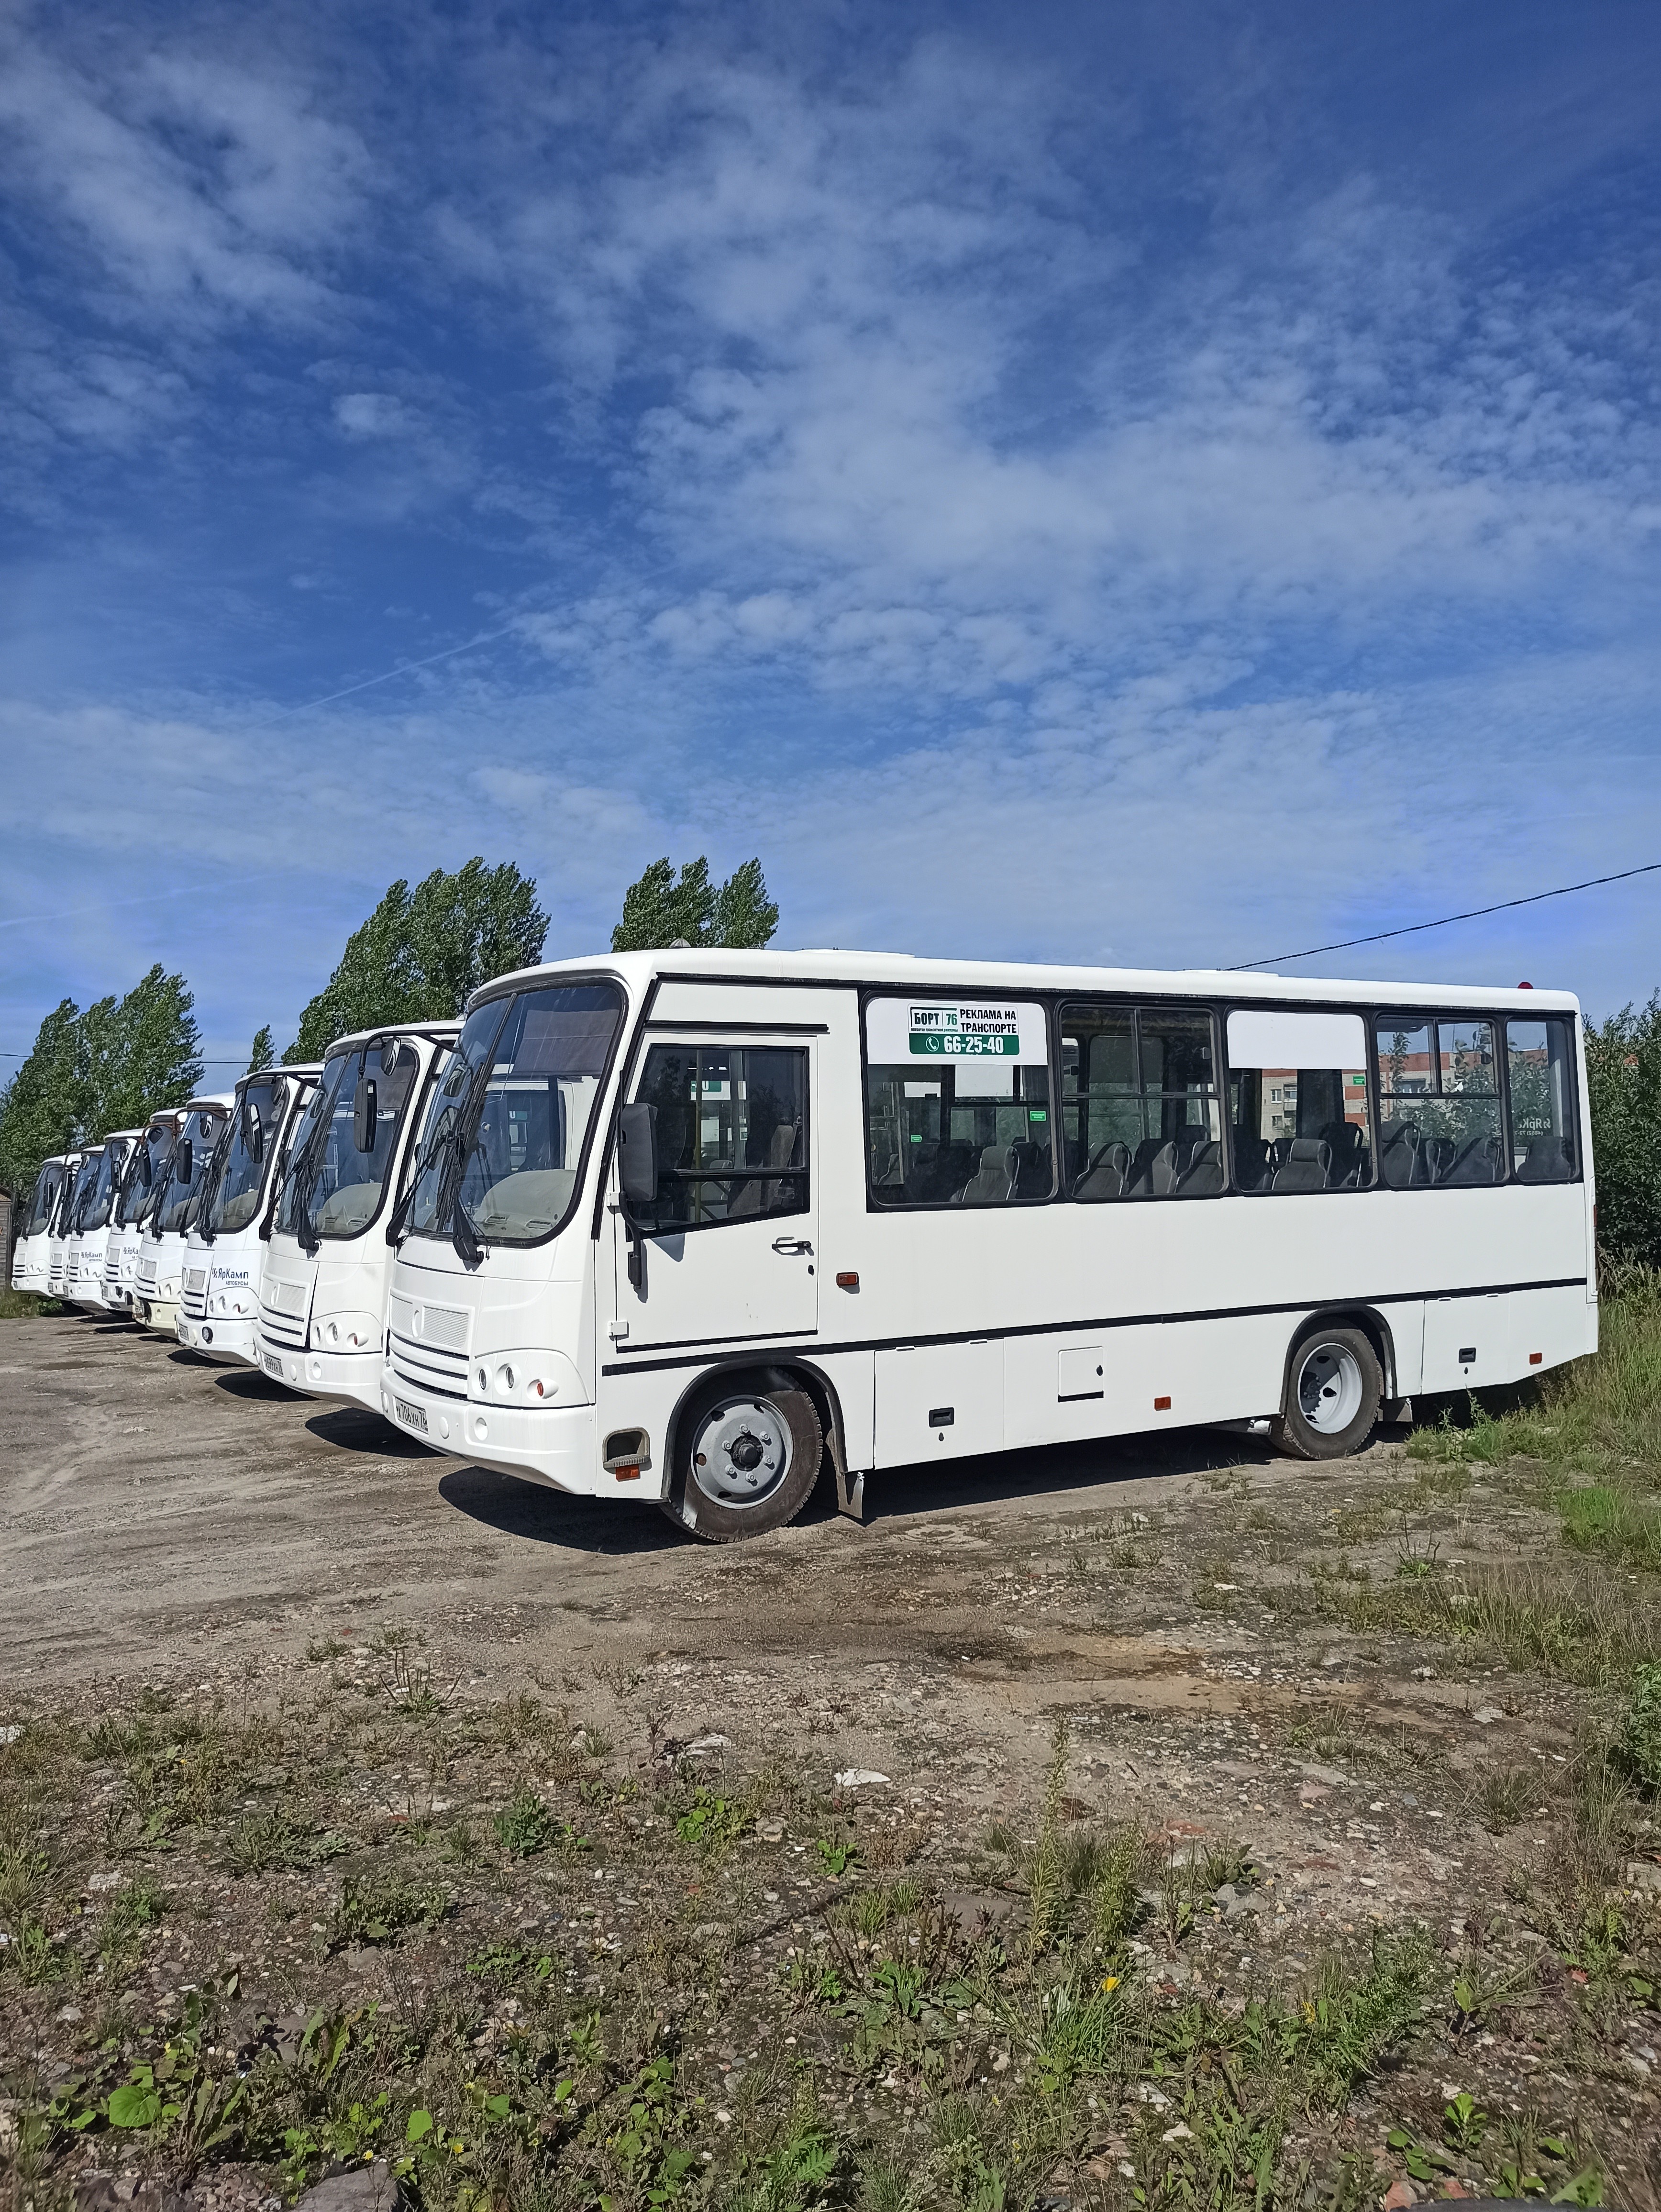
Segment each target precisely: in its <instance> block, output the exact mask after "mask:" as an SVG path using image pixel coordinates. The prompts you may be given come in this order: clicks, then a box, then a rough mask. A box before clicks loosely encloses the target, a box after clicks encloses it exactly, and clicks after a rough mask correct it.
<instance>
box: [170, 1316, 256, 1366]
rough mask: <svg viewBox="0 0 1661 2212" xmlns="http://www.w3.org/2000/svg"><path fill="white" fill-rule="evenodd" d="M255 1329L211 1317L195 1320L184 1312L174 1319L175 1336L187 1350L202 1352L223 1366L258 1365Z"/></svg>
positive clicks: (238, 1322) (250, 1324)
mask: <svg viewBox="0 0 1661 2212" xmlns="http://www.w3.org/2000/svg"><path fill="white" fill-rule="evenodd" d="M253 1329H254V1325H253V1323H252V1321H223V1320H216V1318H215V1317H214V1316H212V1315H205V1316H204V1317H203V1318H202V1319H201V1320H200V1321H196V1320H193V1319H192V1316H190V1315H189V1314H187V1313H186V1312H184V1311H183V1310H179V1312H178V1313H177V1314H176V1315H175V1316H174V1320H173V1334H174V1335H175V1336H177V1338H178V1339H179V1342H180V1343H181V1344H182V1345H184V1346H186V1349H187V1350H188V1351H191V1352H200V1353H201V1355H202V1357H203V1358H204V1359H212V1360H216V1361H217V1363H218V1364H219V1365H220V1366H222V1367H252V1366H254V1365H256V1364H258V1355H257V1353H256V1352H255V1350H254V1341H253Z"/></svg>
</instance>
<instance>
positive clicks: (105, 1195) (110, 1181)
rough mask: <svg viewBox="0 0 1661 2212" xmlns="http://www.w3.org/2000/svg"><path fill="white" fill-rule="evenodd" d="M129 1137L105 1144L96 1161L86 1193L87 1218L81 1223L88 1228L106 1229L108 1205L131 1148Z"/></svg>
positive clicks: (113, 1195)
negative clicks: (91, 1180)
mask: <svg viewBox="0 0 1661 2212" xmlns="http://www.w3.org/2000/svg"><path fill="white" fill-rule="evenodd" d="M131 1144H132V1140H131V1138H127V1137H123V1138H122V1139H119V1142H113V1143H111V1144H107V1145H106V1146H105V1147H104V1150H103V1153H102V1155H101V1157H100V1159H99V1163H98V1174H97V1176H96V1178H95V1179H94V1182H93V1187H92V1188H91V1190H90V1191H89V1192H88V1195H87V1218H86V1220H85V1222H84V1224H83V1226H84V1227H85V1228H88V1229H106V1228H108V1226H109V1219H110V1207H111V1205H112V1204H113V1201H114V1198H115V1192H116V1186H117V1184H118V1183H119V1182H120V1180H121V1170H122V1169H123V1168H124V1167H125V1165H126V1164H127V1154H128V1152H130V1151H131Z"/></svg>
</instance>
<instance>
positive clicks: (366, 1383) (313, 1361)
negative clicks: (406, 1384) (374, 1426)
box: [260, 1337, 381, 1413]
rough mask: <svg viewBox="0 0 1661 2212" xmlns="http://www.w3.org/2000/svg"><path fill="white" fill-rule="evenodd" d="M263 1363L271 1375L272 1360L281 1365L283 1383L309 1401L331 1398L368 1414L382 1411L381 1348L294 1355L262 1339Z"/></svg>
mask: <svg viewBox="0 0 1661 2212" xmlns="http://www.w3.org/2000/svg"><path fill="white" fill-rule="evenodd" d="M260 1353H261V1358H260V1364H261V1365H262V1366H263V1367H264V1368H265V1372H266V1373H267V1374H268V1375H269V1374H271V1361H272V1359H273V1358H275V1359H277V1361H278V1362H279V1364H281V1366H282V1369H283V1374H282V1378H281V1379H282V1380H283V1382H284V1383H287V1384H288V1386H289V1389H291V1390H303V1391H304V1392H305V1394H306V1395H307V1397H308V1398H328V1399H332V1400H335V1401H338V1402H339V1403H340V1404H342V1405H346V1406H362V1408H363V1410H364V1412H365V1413H380V1411H381V1403H380V1376H381V1358H380V1346H379V1345H376V1346H374V1348H373V1349H372V1350H370V1351H368V1352H322V1351H319V1350H316V1349H312V1350H309V1351H306V1352H295V1351H293V1350H291V1349H288V1348H285V1347H280V1346H277V1345H274V1344H271V1343H270V1342H269V1341H267V1340H265V1338H263V1337H262V1338H261V1340H260Z"/></svg>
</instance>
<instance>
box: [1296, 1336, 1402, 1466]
mask: <svg viewBox="0 0 1661 2212" xmlns="http://www.w3.org/2000/svg"><path fill="white" fill-rule="evenodd" d="M1394 1353H1395V1346H1394V1343H1393V1341H1392V1340H1391V1337H1390V1329H1389V1327H1388V1324H1387V1323H1386V1322H1384V1320H1383V1319H1382V1317H1381V1316H1378V1315H1377V1314H1375V1313H1374V1312H1372V1310H1371V1309H1370V1308H1366V1307H1361V1308H1357V1307H1353V1306H1339V1307H1332V1308H1329V1309H1327V1310H1323V1311H1322V1312H1319V1313H1315V1314H1311V1315H1310V1316H1308V1317H1307V1319H1306V1320H1305V1321H1304V1322H1301V1323H1300V1324H1299V1328H1298V1329H1297V1330H1296V1332H1295V1333H1294V1334H1293V1339H1292V1341H1291V1343H1290V1345H1289V1346H1287V1360H1286V1371H1285V1378H1284V1382H1283V1384H1282V1389H1281V1409H1280V1411H1279V1413H1276V1414H1275V1415H1274V1416H1273V1417H1272V1419H1271V1420H1270V1423H1269V1434H1270V1437H1272V1438H1273V1440H1274V1442H1275V1445H1276V1446H1277V1448H1278V1449H1280V1450H1281V1451H1283V1452H1285V1453H1286V1454H1287V1455H1288V1456H1289V1457H1291V1458H1293V1459H1310V1460H1316V1459H1347V1458H1348V1457H1349V1456H1350V1455H1352V1454H1353V1453H1355V1452H1358V1451H1360V1450H1362V1449H1364V1448H1365V1447H1366V1443H1367V1442H1368V1440H1369V1439H1370V1438H1371V1437H1372V1432H1373V1430H1374V1429H1375V1428H1376V1427H1377V1425H1378V1417H1379V1413H1380V1412H1381V1410H1382V1407H1383V1405H1384V1401H1385V1399H1386V1397H1387V1396H1388V1395H1390V1391H1391V1389H1393V1386H1394V1381H1395V1372H1396V1368H1395V1358H1394Z"/></svg>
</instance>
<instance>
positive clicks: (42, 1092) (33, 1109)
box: [0, 999, 81, 1196]
mask: <svg viewBox="0 0 1661 2212" xmlns="http://www.w3.org/2000/svg"><path fill="white" fill-rule="evenodd" d="M80 1015H81V1009H80V1008H79V1007H78V1006H76V1003H75V1001H74V1000H73V999H62V1000H59V1001H58V1005H57V1006H54V1007H53V1008H52V1012H51V1013H49V1014H48V1015H47V1016H46V1019H45V1021H43V1022H42V1023H41V1024H40V1028H39V1029H38V1030H36V1032H35V1037H34V1043H33V1047H32V1048H31V1049H30V1052H29V1055H28V1058H27V1060H25V1061H24V1062H23V1064H22V1066H21V1067H20V1068H19V1069H18V1071H17V1073H16V1074H15V1075H14V1076H13V1077H12V1079H11V1080H10V1081H9V1083H8V1084H7V1085H6V1087H5V1089H4V1091H0V1184H3V1185H4V1186H5V1188H7V1189H9V1190H11V1191H15V1192H16V1193H17V1194H19V1195H20V1196H21V1194H23V1193H24V1192H26V1191H28V1190H32V1189H33V1187H34V1178H35V1177H36V1176H37V1175H39V1174H40V1163H41V1162H42V1161H43V1160H49V1159H50V1158H52V1155H53V1153H54V1152H68V1151H69V1149H70V1146H71V1145H72V1144H73V1143H74V1142H75V1138H76V1131H77V1129H78V1127H79V1124H80V1103H81V1098H80V1091H79V1088H78V1086H77V1083H76V1024H77V1022H78V1021H79V1019H80Z"/></svg>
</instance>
